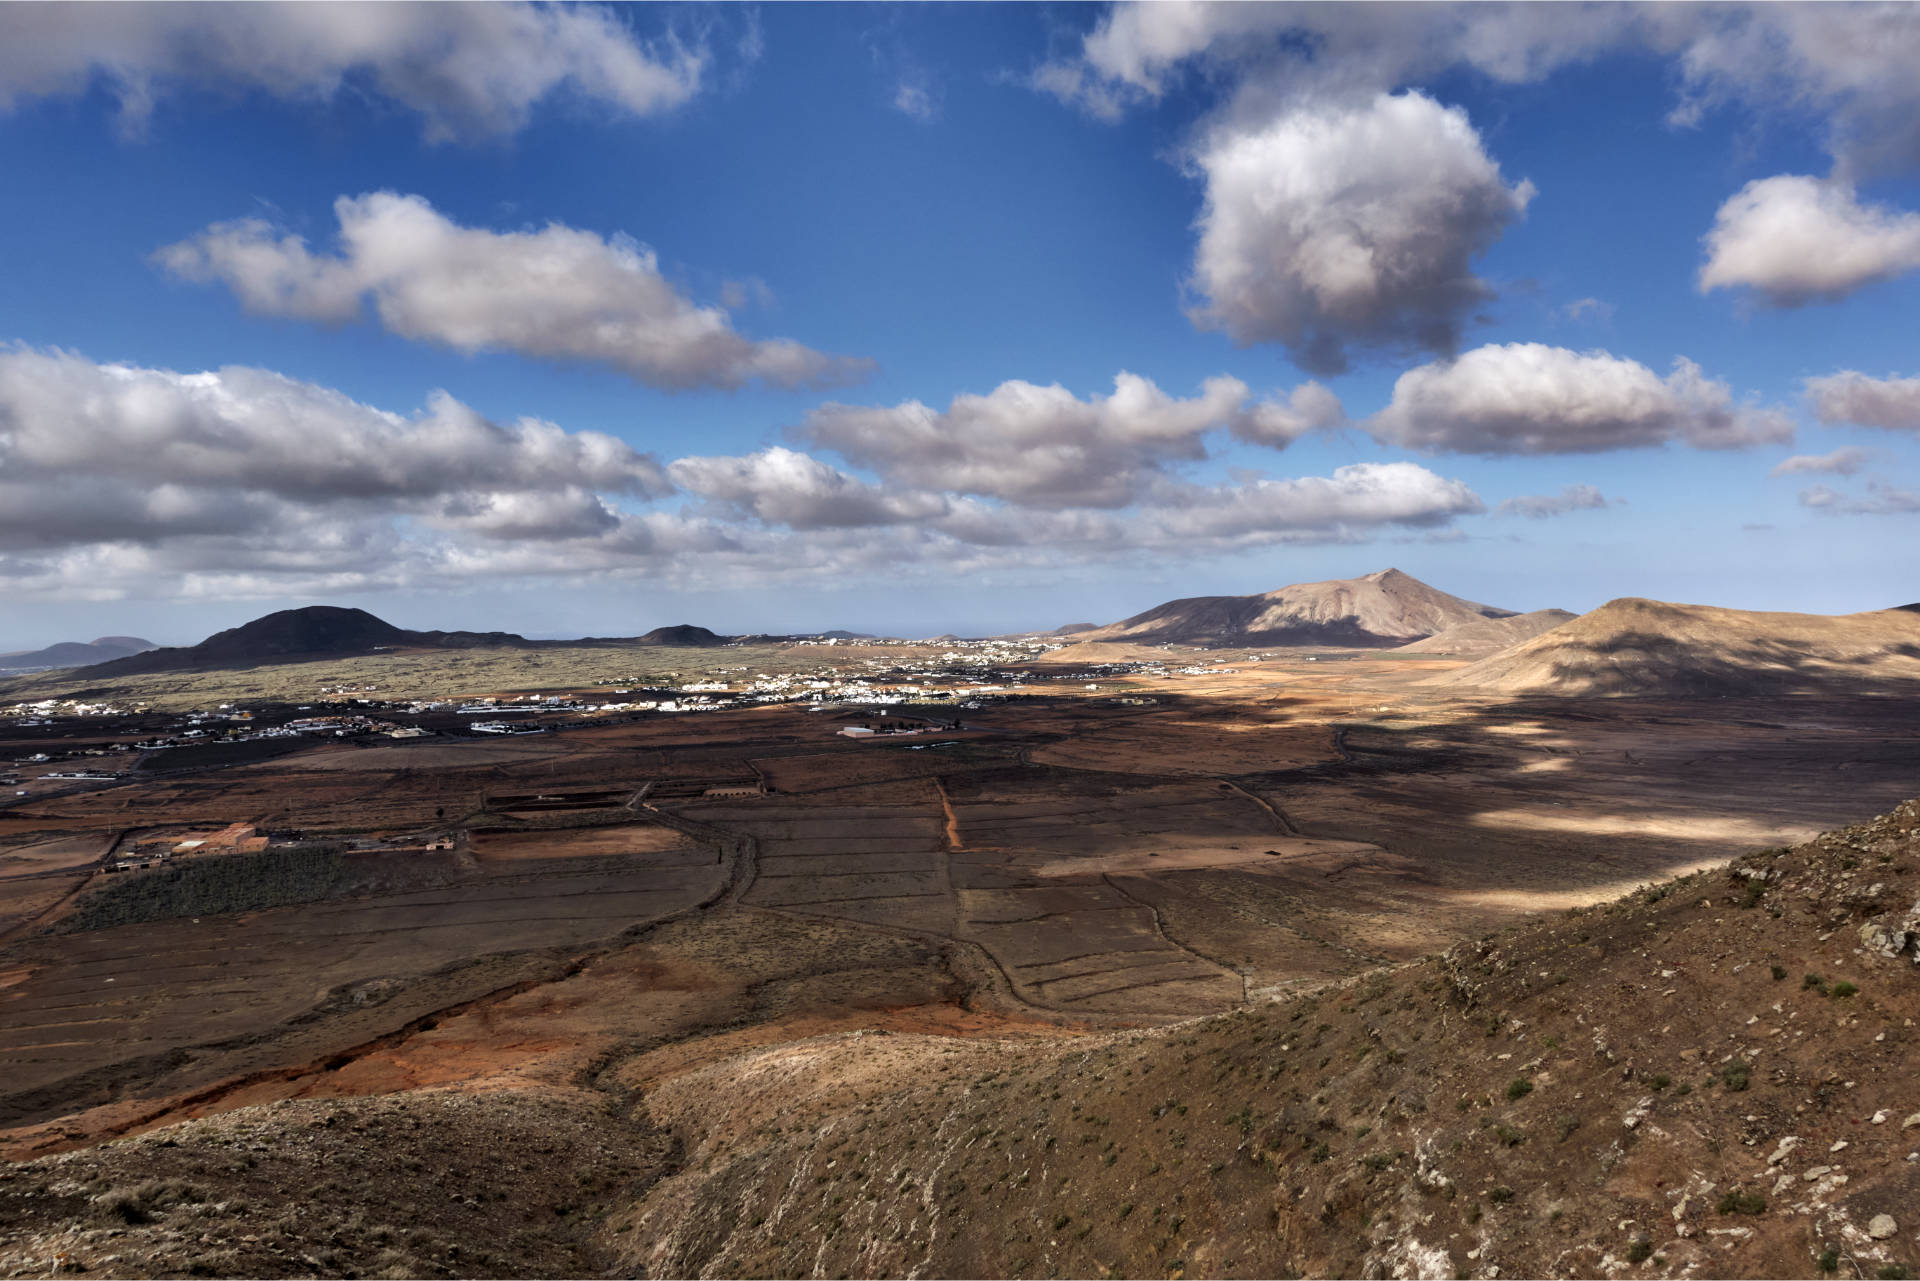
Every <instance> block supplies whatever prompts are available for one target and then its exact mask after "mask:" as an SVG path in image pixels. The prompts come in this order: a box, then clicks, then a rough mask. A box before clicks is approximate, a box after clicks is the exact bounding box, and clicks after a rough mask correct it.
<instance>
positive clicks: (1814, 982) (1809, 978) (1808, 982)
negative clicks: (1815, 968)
mask: <svg viewBox="0 0 1920 1281" xmlns="http://www.w3.org/2000/svg"><path fill="white" fill-rule="evenodd" d="M1809 988H1811V989H1812V990H1813V991H1815V992H1819V993H1822V994H1825V992H1826V990H1827V981H1826V980H1825V979H1823V978H1821V977H1820V976H1819V975H1818V974H1808V975H1806V977H1804V978H1802V979H1801V980H1800V990H1801V991H1802V992H1805V991H1807V990H1808V989H1809Z"/></svg>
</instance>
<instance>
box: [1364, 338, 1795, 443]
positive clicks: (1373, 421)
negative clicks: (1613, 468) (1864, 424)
mask: <svg viewBox="0 0 1920 1281" xmlns="http://www.w3.org/2000/svg"><path fill="white" fill-rule="evenodd" d="M1364 426H1365V427H1366V429H1367V430H1368V431H1369V432H1370V433H1372V435H1373V436H1374V437H1375V439H1377V440H1380V441H1381V442H1383V443H1387V444H1394V445H1399V446H1402V447H1404V448H1408V449H1419V450H1428V451H1434V452H1442V453H1462V454H1490V455H1491V454H1576V453H1597V452H1600V451H1603V450H1612V449H1632V448H1636V447H1640V446H1648V445H1664V444H1666V443H1668V442H1669V441H1680V442H1684V443H1685V444H1689V445H1693V446H1695V447H1696V448H1700V449H1736V448H1742V447H1744V446H1748V445H1758V444H1767V443H1777V442H1780V441H1785V440H1790V439H1792V436H1793V424H1792V422H1791V420H1790V419H1789V418H1788V417H1787V416H1786V415H1785V414H1784V413H1783V412H1781V411H1779V410H1777V409H1764V408H1756V407H1754V406H1749V405H1736V404H1735V403H1734V401H1733V393H1732V392H1731V391H1730V390H1729V389H1728V387H1727V385H1726V384H1725V383H1722V382H1717V381H1714V380H1712V379H1710V378H1708V377H1707V376H1706V375H1705V374H1703V373H1702V372H1701V370H1700V367H1699V366H1698V365H1696V364H1694V363H1693V362H1692V361H1690V360H1687V359H1684V358H1682V359H1679V360H1676V361H1675V362H1674V367H1673V372H1672V373H1671V374H1669V375H1667V376H1666V377H1665V378H1662V377H1660V376H1659V375H1658V374H1656V373H1654V372H1653V371H1652V370H1651V369H1648V368H1647V367H1646V366H1645V365H1642V364H1640V363H1639V362H1638V361H1634V360H1628V359H1625V358H1623V357H1620V356H1614V355H1611V354H1609V353H1607V352H1604V351H1590V352H1577V351H1569V350H1567V349H1566V348H1564V347H1548V346H1544V345H1542V344H1540V343H1507V344H1504V345H1491V346H1486V347H1477V348H1475V349H1474V350H1472V351H1469V352H1467V353H1465V354H1464V355H1462V356H1461V357H1460V358H1459V359H1457V360H1452V361H1446V362H1442V363H1438V364H1431V365H1422V366H1420V367H1419V368H1417V369H1410V370H1408V371H1407V372H1406V373H1404V374H1402V375H1400V378H1399V380H1398V381H1397V382H1395V383H1394V387H1393V399H1392V401H1391V402H1390V403H1389V404H1388V405H1387V407H1386V408H1385V409H1383V410H1381V411H1380V412H1379V413H1378V414H1375V415H1374V416H1373V417H1372V418H1370V419H1368V420H1366V422H1365V424H1364Z"/></svg>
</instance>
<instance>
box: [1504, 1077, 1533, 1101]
mask: <svg viewBox="0 0 1920 1281" xmlns="http://www.w3.org/2000/svg"><path fill="white" fill-rule="evenodd" d="M1532 1093H1533V1082H1532V1081H1529V1080H1527V1079H1526V1078H1525V1077H1523V1076H1517V1077H1515V1078H1514V1079H1513V1080H1511V1081H1509V1082H1508V1083H1507V1097H1508V1098H1509V1099H1516V1100H1517V1099H1524V1098H1526V1097H1527V1096H1528V1095H1529V1094H1532Z"/></svg>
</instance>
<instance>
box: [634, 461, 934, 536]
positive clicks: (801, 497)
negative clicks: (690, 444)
mask: <svg viewBox="0 0 1920 1281" xmlns="http://www.w3.org/2000/svg"><path fill="white" fill-rule="evenodd" d="M667 471H668V474H669V475H671V476H672V477H673V480H674V482H675V483H676V484H678V485H679V486H680V487H681V488H682V489H684V490H686V491H687V492H689V493H693V494H698V495H700V496H701V497H702V498H706V499H709V500H711V501H712V502H713V503H714V504H715V506H716V508H717V509H719V510H721V511H723V512H725V513H726V514H727V515H729V516H732V517H733V518H735V519H742V518H751V519H754V520H759V521H763V522H765V523H767V524H770V525H785V526H787V527H789V528H792V529H835V528H850V527H858V526H863V525H898V524H904V523H907V522H910V521H918V520H927V519H930V518H932V517H936V516H943V515H945V514H946V513H947V511H948V510H949V505H948V502H947V500H946V499H945V498H944V497H942V496H941V495H939V494H934V493H927V492H925V491H913V492H907V493H889V492H887V491H886V490H884V489H883V488H881V487H880V486H877V485H873V484H871V483H869V482H867V481H863V480H861V479H859V478H858V477H856V476H850V475H848V474H847V473H846V472H843V471H841V470H839V469H838V468H836V467H831V466H829V465H828V464H826V463H823V462H821V461H820V460H819V459H817V458H814V457H812V456H810V455H807V454H802V453H798V452H796V451H794V450H791V449H783V448H781V447H779V446H777V445H776V446H774V447H772V448H769V449H764V450H761V451H760V452H759V453H756V454H749V455H747V456H745V457H735V458H677V459H675V460H674V461H673V462H672V463H671V464H669V466H668V468H667Z"/></svg>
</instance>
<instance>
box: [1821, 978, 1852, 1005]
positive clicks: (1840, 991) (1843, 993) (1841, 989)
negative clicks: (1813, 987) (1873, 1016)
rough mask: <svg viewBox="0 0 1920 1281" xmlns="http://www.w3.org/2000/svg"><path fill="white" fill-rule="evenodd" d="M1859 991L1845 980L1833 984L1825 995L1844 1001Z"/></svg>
mask: <svg viewBox="0 0 1920 1281" xmlns="http://www.w3.org/2000/svg"><path fill="white" fill-rule="evenodd" d="M1859 991H1860V989H1859V988H1858V987H1857V986H1855V985H1854V984H1852V983H1849V982H1847V981H1846V980H1845V979H1842V980H1841V981H1840V982H1838V983H1835V984H1834V985H1833V987H1832V988H1831V989H1830V990H1829V991H1828V992H1827V995H1828V996H1831V997H1835V998H1838V999H1842V1000H1844V999H1845V998H1847V997H1849V996H1853V995H1856V994H1857V993H1858V992H1859Z"/></svg>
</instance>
